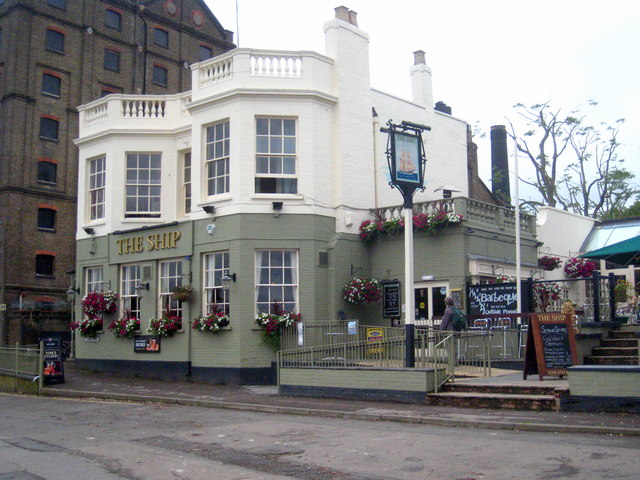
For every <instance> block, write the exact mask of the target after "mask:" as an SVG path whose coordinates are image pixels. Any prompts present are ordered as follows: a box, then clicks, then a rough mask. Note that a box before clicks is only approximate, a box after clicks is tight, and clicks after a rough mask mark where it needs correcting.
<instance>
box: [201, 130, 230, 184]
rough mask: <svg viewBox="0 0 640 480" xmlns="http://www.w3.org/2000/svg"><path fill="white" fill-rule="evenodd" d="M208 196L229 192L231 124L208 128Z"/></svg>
mask: <svg viewBox="0 0 640 480" xmlns="http://www.w3.org/2000/svg"><path fill="white" fill-rule="evenodd" d="M206 146H207V151H206V163H205V168H206V170H207V195H209V196H211V195H220V194H221V193H227V192H229V122H228V121H227V122H221V123H218V124H216V125H211V126H210V127H207V145H206Z"/></svg>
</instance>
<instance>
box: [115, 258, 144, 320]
mask: <svg viewBox="0 0 640 480" xmlns="http://www.w3.org/2000/svg"><path fill="white" fill-rule="evenodd" d="M141 270H142V269H141V267H140V265H123V267H122V286H121V288H120V292H121V295H120V298H121V302H122V311H123V312H125V313H128V314H130V315H131V316H133V317H135V318H138V319H139V318H140V297H139V296H138V291H137V290H136V286H137V285H138V284H139V283H140V281H141V275H140V272H141Z"/></svg>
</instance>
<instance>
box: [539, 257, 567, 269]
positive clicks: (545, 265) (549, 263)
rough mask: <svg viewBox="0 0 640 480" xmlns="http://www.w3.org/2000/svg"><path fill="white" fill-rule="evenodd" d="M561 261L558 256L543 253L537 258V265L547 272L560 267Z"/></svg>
mask: <svg viewBox="0 0 640 480" xmlns="http://www.w3.org/2000/svg"><path fill="white" fill-rule="evenodd" d="M561 263H562V261H561V260H560V257H550V256H549V255H544V256H542V257H540V258H539V259H538V266H539V267H542V269H543V270H546V271H548V272H550V271H552V270H555V269H556V268H560V264H561Z"/></svg>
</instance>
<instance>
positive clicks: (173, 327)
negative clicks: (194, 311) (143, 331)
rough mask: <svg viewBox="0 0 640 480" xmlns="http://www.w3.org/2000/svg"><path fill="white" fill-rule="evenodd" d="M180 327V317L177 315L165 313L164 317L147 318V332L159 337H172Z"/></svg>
mask: <svg viewBox="0 0 640 480" xmlns="http://www.w3.org/2000/svg"><path fill="white" fill-rule="evenodd" d="M181 328H182V318H180V317H179V316H177V315H173V314H167V315H165V316H164V317H160V318H155V317H151V318H150V319H149V326H148V327H147V333H148V334H150V335H159V336H161V337H173V334H174V333H176V332H177V331H178V330H180V329H181Z"/></svg>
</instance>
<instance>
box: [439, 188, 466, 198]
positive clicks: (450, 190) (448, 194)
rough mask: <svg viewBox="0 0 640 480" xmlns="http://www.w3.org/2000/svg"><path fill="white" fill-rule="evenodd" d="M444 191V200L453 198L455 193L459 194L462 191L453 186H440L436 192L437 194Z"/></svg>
mask: <svg viewBox="0 0 640 480" xmlns="http://www.w3.org/2000/svg"><path fill="white" fill-rule="evenodd" d="M439 190H442V198H451V195H452V194H453V192H459V191H460V190H458V189H456V187H452V186H451V185H440V186H439V187H438V188H436V189H435V190H434V192H437V191H439Z"/></svg>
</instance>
